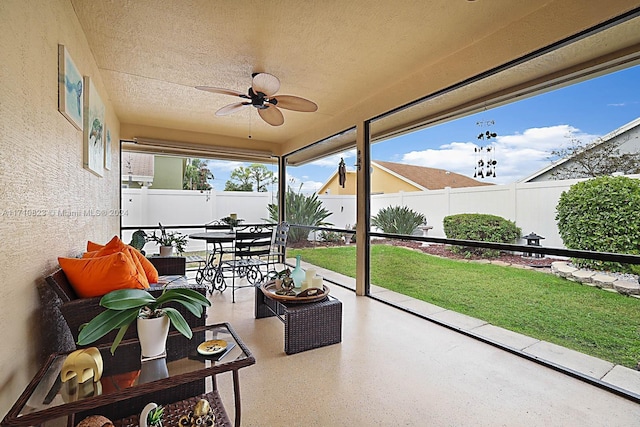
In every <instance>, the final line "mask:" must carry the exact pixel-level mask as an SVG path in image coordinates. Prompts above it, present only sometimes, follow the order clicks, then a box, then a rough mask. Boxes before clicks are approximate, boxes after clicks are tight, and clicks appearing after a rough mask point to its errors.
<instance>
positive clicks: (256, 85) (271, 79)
mask: <svg viewBox="0 0 640 427" xmlns="http://www.w3.org/2000/svg"><path fill="white" fill-rule="evenodd" d="M251 87H252V88H253V91H254V92H255V93H258V92H262V93H264V94H265V95H267V96H271V95H273V94H275V93H276V92H277V91H278V89H280V80H278V78H277V77H276V76H273V75H271V74H268V73H258V74H256V75H254V76H253V83H252V84H251Z"/></svg>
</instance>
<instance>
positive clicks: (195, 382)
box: [2, 323, 255, 426]
mask: <svg viewBox="0 0 640 427" xmlns="http://www.w3.org/2000/svg"><path fill="white" fill-rule="evenodd" d="M214 339H221V340H225V341H226V342H227V350H226V351H225V352H222V353H218V354H216V355H214V356H210V357H205V356H202V355H200V354H199V353H198V352H197V347H198V345H199V344H201V343H202V342H204V341H208V340H214ZM98 349H99V350H100V353H101V355H102V358H103V361H104V370H103V374H102V378H101V379H100V381H99V382H97V383H94V382H93V380H92V379H89V380H87V381H85V382H84V383H81V384H78V382H77V381H76V379H75V378H74V379H71V380H69V381H67V382H64V383H63V382H61V380H60V370H61V368H62V364H63V363H64V360H65V359H66V357H67V355H68V353H55V354H52V355H50V356H49V358H48V359H47V361H46V362H45V364H44V365H43V366H42V368H41V369H40V370H39V371H38V373H37V374H36V375H35V377H34V378H33V380H32V381H31V382H30V383H29V385H28V386H27V388H26V389H25V391H24V392H23V393H22V395H21V396H20V398H19V399H18V401H17V402H16V403H15V405H14V406H13V407H12V408H11V410H10V411H9V413H8V414H7V415H6V417H5V419H4V420H3V421H2V425H3V426H5V425H6V426H30V425H45V426H47V425H65V424H66V423H67V422H68V423H69V424H70V425H75V424H77V423H78V422H79V421H80V420H82V419H84V418H85V417H86V416H88V415H92V414H99V415H104V416H106V417H107V418H109V419H111V420H112V421H114V423H115V424H116V425H128V424H127V422H118V421H117V420H119V419H121V418H122V419H125V418H127V417H129V418H128V419H129V420H130V419H131V416H132V415H134V416H135V415H137V414H139V413H140V411H141V410H142V408H143V407H144V406H145V405H146V404H147V403H149V402H154V403H157V404H159V405H169V404H172V403H174V402H179V401H188V399H189V398H193V397H194V396H199V395H202V394H203V393H204V392H205V378H206V377H211V378H212V385H213V391H212V392H210V393H208V394H206V395H205V396H204V397H205V398H206V399H207V400H210V403H211V406H212V407H214V405H216V404H221V401H220V399H219V395H218V394H217V387H216V381H215V375H217V374H219V373H222V372H229V371H231V372H232V374H233V387H234V397H235V425H236V426H239V425H240V387H239V378H238V370H239V369H240V368H243V367H245V366H250V365H253V364H254V363H255V358H254V357H253V355H252V354H251V351H250V350H249V349H248V348H247V347H246V345H245V344H244V343H243V342H242V340H241V339H240V338H239V337H238V336H237V334H236V332H235V331H234V330H233V328H232V327H231V326H230V325H229V324H228V323H222V324H217V325H211V326H201V327H197V328H193V337H192V339H191V340H189V339H187V338H185V337H184V336H183V335H181V334H180V333H178V332H177V331H175V330H172V331H171V332H170V334H169V339H168V341H167V354H166V357H160V358H155V359H151V360H145V361H141V358H140V343H139V342H138V341H137V340H128V341H123V342H122V343H121V344H120V345H119V346H118V348H117V349H116V352H115V355H113V356H112V355H111V353H110V351H109V346H103V347H98ZM212 400H213V401H212ZM214 401H215V402H214ZM216 409H217V410H221V412H220V415H219V416H217V420H216V425H230V423H229V422H228V418H227V416H226V411H224V408H223V407H222V408H216ZM216 415H218V413H216ZM165 416H171V414H167V413H166V412H165ZM218 418H219V419H218ZM65 419H67V421H64V420H65ZM165 425H168V424H167V423H165Z"/></svg>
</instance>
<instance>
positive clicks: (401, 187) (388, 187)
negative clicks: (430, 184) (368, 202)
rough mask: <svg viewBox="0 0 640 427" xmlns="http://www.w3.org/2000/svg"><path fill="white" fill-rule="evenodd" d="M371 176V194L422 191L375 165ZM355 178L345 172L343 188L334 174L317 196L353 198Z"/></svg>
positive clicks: (352, 173)
mask: <svg viewBox="0 0 640 427" xmlns="http://www.w3.org/2000/svg"><path fill="white" fill-rule="evenodd" d="M372 168H373V174H372V175H371V192H372V193H373V194H380V193H385V194H386V193H398V192H400V191H422V189H420V188H418V187H416V186H414V185H411V184H409V183H408V182H406V181H404V180H402V179H400V178H398V177H397V176H395V175H393V174H390V173H389V172H387V171H383V170H382V169H380V168H379V167H378V166H376V165H375V164H374V165H372ZM356 183H357V176H356V173H355V172H353V171H348V172H347V181H346V183H345V186H344V188H342V187H341V186H340V184H339V183H338V175H337V174H334V175H333V176H332V177H331V178H330V179H329V181H327V182H326V183H325V184H324V185H323V186H322V187H320V189H319V190H318V194H332V195H336V196H354V195H355V194H356ZM327 191H328V193H327Z"/></svg>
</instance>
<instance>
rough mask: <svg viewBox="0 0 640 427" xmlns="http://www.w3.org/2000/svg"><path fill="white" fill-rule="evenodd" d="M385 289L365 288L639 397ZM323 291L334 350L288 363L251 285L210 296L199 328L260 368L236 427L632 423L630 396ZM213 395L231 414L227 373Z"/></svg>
mask: <svg viewBox="0 0 640 427" xmlns="http://www.w3.org/2000/svg"><path fill="white" fill-rule="evenodd" d="M303 268H304V265H303ZM319 274H321V275H324V276H325V277H326V278H327V279H331V280H336V281H339V280H342V281H339V283H344V284H345V285H346V286H350V285H351V284H353V283H352V282H349V281H348V280H351V281H353V279H347V278H344V277H343V276H340V277H330V275H331V274H335V273H332V272H328V271H324V270H323V271H319ZM330 286H331V285H330ZM388 292H389V291H386V290H383V289H382V288H373V289H372V294H373V295H374V296H375V297H376V298H380V299H387V300H390V301H391V300H395V301H396V302H399V303H401V305H403V306H405V307H406V308H407V309H410V310H413V311H415V312H416V313H420V314H421V315H423V316H433V317H434V318H437V320H439V321H443V322H446V323H447V324H450V325H457V326H452V327H454V328H456V327H457V328H460V329H461V330H472V331H473V332H474V333H477V334H478V335H483V336H485V337H487V340H489V341H492V340H497V341H501V342H503V343H507V344H508V345H509V346H511V347H513V348H517V349H522V350H523V351H526V352H529V353H530V354H531V355H532V356H533V357H539V358H545V359H547V358H548V359H550V360H551V361H553V363H558V364H561V365H562V366H566V367H569V368H571V369H574V370H577V371H579V372H583V373H588V374H589V375H593V376H594V378H596V377H597V378H602V380H603V381H605V380H606V381H608V382H610V383H611V384H615V385H616V386H618V387H621V388H624V389H625V390H635V392H637V390H640V379H638V376H637V375H635V374H637V371H633V370H630V369H627V368H621V367H613V366H609V365H610V364H608V363H607V362H604V361H601V360H599V359H595V358H592V357H589V356H585V355H583V354H581V353H577V352H572V351H570V350H567V349H564V348H562V347H558V346H553V345H551V344H549V343H544V342H540V341H537V340H534V339H532V338H529V337H525V336H521V335H519V334H514V333H512V332H510V331H506V330H503V329H501V328H496V327H495V326H492V325H489V324H486V323H485V322H482V321H479V320H478V319H473V318H470V317H468V316H462V315H459V314H457V313H454V312H451V311H449V310H443V309H441V308H439V307H436V306H433V305H430V304H426V303H424V302H421V301H416V300H412V299H410V298H408V297H406V296H404V295H399V294H395V293H388ZM331 293H332V295H334V296H336V297H337V298H339V299H340V300H341V301H342V302H343V324H342V325H343V326H342V327H343V330H342V334H343V337H342V342H341V343H340V344H335V345H331V346H327V347H323V348H319V349H314V350H310V351H306V352H302V353H298V354H294V355H290V356H287V355H286V354H285V353H284V339H283V336H284V331H283V330H284V326H283V324H282V323H281V322H280V321H279V320H278V319H276V318H268V319H258V320H256V319H254V311H253V310H254V290H253V289H250V288H249V289H240V290H237V291H236V303H235V304H233V303H231V289H228V290H227V291H225V292H224V293H223V294H220V293H219V292H215V293H214V295H212V296H211V300H212V302H213V306H212V307H211V308H210V310H209V317H208V319H207V323H218V322H229V323H230V324H231V325H232V326H233V327H234V328H235V329H236V331H237V332H238V333H239V334H240V336H241V337H242V338H243V340H244V341H245V343H246V344H247V345H248V346H249V348H251V350H252V351H253V353H254V355H255V357H256V360H257V363H256V364H255V365H254V366H251V367H249V368H246V369H243V370H241V371H240V383H241V396H242V404H243V409H242V425H243V426H261V427H271V426H400V425H404V426H427V425H429V426H496V425H500V426H541V425H544V426H574V425H576V426H578V425H579V426H604V425H606V426H630V425H639V423H640V421H639V420H640V405H638V404H636V403H634V402H633V401H632V400H629V399H626V398H623V397H621V396H618V395H616V394H614V393H611V392H610V391H607V390H603V389H601V388H599V387H596V386H594V385H591V384H589V383H586V382H584V381H580V380H578V379H576V378H572V377H571V376H569V375H566V374H564V373H561V372H557V371H556V370H554V369H551V368H549V367H546V366H542V365H540V364H538V363H535V362H533V361H531V360H527V359H526V358H522V357H519V356H517V355H515V354H512V353H510V352H509V351H505V350H502V349H499V348H497V347H495V346H492V345H490V344H488V343H486V342H482V341H480V340H477V339H474V338H471V337H469V336H466V335H464V334H461V333H459V332H456V331H455V330H452V329H450V328H449V327H444V326H441V325H438V324H436V323H433V322H431V321H428V320H425V319H423V318H421V317H419V316H416V315H414V314H412V313H409V312H405V311H402V310H398V309H397V308H395V307H392V306H390V305H388V304H385V303H383V302H381V301H377V300H375V299H373V298H367V297H356V295H355V294H354V293H353V292H352V291H350V290H348V289H344V288H341V287H339V286H336V285H333V286H331ZM385 293H388V294H385ZM627 371H629V372H627ZM219 387H220V389H221V394H222V396H223V399H224V401H225V404H226V406H227V409H228V411H229V415H230V416H233V397H232V392H231V377H230V376H223V377H222V378H220V379H219Z"/></svg>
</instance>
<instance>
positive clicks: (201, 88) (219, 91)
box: [196, 86, 244, 96]
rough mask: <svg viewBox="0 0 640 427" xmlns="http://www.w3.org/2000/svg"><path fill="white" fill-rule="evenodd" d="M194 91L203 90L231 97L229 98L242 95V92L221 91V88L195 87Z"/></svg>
mask: <svg viewBox="0 0 640 427" xmlns="http://www.w3.org/2000/svg"><path fill="white" fill-rule="evenodd" d="M196 89H199V90H204V91H205V92H212V93H221V94H223V95H231V96H243V95H244V94H243V93H242V92H238V91H237V90H232V89H222V88H219V87H210V86H196Z"/></svg>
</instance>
